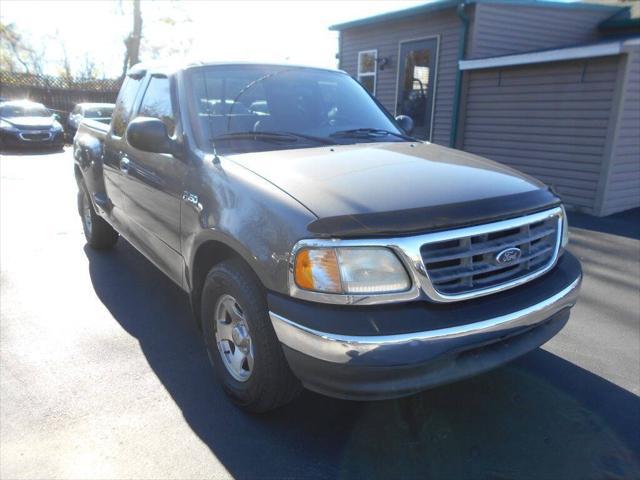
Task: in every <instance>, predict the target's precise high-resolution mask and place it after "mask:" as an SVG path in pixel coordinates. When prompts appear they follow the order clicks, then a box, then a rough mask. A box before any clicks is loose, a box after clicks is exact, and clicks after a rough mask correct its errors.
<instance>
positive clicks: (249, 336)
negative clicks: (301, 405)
mask: <svg viewBox="0 0 640 480" xmlns="http://www.w3.org/2000/svg"><path fill="white" fill-rule="evenodd" d="M201 298H202V300H201V306H202V308H201V312H202V327H203V328H202V331H203V335H204V340H205V343H206V345H207V351H208V354H209V360H210V361H211V363H212V365H213V368H214V370H215V372H216V375H217V377H218V379H219V380H220V382H221V383H222V386H223V388H224V390H225V392H226V393H227V395H229V397H231V399H232V400H233V402H234V403H236V404H237V405H239V406H240V407H241V408H243V409H244V410H246V411H249V412H253V413H261V412H267V411H269V410H273V409H275V408H278V407H280V406H282V405H285V404H287V403H289V402H290V401H291V400H293V399H294V398H295V397H296V396H297V395H298V393H300V391H301V389H302V386H301V385H300V382H299V381H298V379H297V378H296V377H295V376H294V375H293V373H292V372H291V370H290V368H289V365H288V364H287V360H286V359H285V357H284V353H283V351H282V347H281V345H280V342H279V341H278V338H277V337H276V334H275V332H274V330H273V327H272V325H271V321H270V319H269V310H268V307H267V301H266V296H265V292H264V289H263V288H262V285H261V284H260V282H259V280H258V279H257V278H256V276H255V274H254V273H253V272H252V271H251V269H250V268H249V267H248V266H247V265H246V264H245V263H244V262H242V261H241V260H238V259H233V260H228V261H224V262H222V263H220V264H218V265H216V266H214V267H213V268H212V269H211V271H210V272H209V274H208V275H207V277H206V279H205V283H204V287H203V290H202V297H201ZM227 337H230V338H227ZM234 364H235V366H234Z"/></svg>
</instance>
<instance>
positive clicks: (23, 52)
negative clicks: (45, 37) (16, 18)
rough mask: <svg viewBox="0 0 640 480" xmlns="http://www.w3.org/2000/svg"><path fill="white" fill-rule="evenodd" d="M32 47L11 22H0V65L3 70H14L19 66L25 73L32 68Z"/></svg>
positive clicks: (29, 71) (18, 68)
mask: <svg viewBox="0 0 640 480" xmlns="http://www.w3.org/2000/svg"><path fill="white" fill-rule="evenodd" d="M31 53H32V48H31V47H30V46H29V45H27V43H26V42H25V40H24V39H23V38H22V35H20V34H19V33H18V31H17V30H16V27H15V25H14V24H13V23H8V24H4V23H0V66H1V67H2V69H4V70H9V71H11V72H15V71H18V70H20V66H22V69H23V70H24V71H25V72H26V73H31V72H32V71H33V70H34V68H33V65H32V64H31V61H32V58H31Z"/></svg>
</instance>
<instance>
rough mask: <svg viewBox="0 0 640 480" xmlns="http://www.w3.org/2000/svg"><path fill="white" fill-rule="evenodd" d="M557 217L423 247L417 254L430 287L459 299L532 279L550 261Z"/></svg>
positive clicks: (556, 231) (557, 226)
mask: <svg viewBox="0 0 640 480" xmlns="http://www.w3.org/2000/svg"><path fill="white" fill-rule="evenodd" d="M560 233H561V232H560V229H559V222H558V217H557V216H552V217H549V218H547V219H545V220H543V221H538V222H535V223H529V224H525V225H522V226H519V227H517V228H509V229H503V230H495V231H488V232H485V233H482V234H479V235H472V236H465V237H459V238H455V239H448V240H445V241H440V242H433V243H426V244H424V245H423V246H422V248H421V250H420V253H421V255H422V260H423V262H424V265H425V267H426V270H427V273H428V275H429V278H430V280H431V283H432V285H433V287H434V289H435V290H436V291H437V292H438V293H439V294H441V295H463V294H467V293H473V292H474V291H477V290H482V289H485V288H491V287H495V286H500V285H503V284H507V283H509V282H512V281H514V280H518V279H521V278H522V277H527V276H531V275H533V274H535V273H537V272H538V271H540V270H542V269H544V268H547V267H548V266H549V264H550V263H551V262H553V261H554V258H555V255H556V248H557V243H558V235H560Z"/></svg>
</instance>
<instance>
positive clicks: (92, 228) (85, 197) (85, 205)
mask: <svg viewBox="0 0 640 480" xmlns="http://www.w3.org/2000/svg"><path fill="white" fill-rule="evenodd" d="M78 211H79V213H80V218H81V219H82V230H83V231H84V237H85V238H86V240H87V243H88V244H89V245H90V246H91V247H92V248H95V249H96V250H108V249H111V248H113V246H114V245H115V244H116V242H117V241H118V232H116V231H115V230H114V229H113V227H112V226H111V225H109V224H108V223H107V221H106V220H105V219H103V218H102V217H101V216H100V215H98V214H97V213H96V210H95V208H94V207H93V203H92V202H91V200H90V199H89V192H88V191H87V189H86V187H85V186H84V185H82V186H81V187H80V190H79V191H78Z"/></svg>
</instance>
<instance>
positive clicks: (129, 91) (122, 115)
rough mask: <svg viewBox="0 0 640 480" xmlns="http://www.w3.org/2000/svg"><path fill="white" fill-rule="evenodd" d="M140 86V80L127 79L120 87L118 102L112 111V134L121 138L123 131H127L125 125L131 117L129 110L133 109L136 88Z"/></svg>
mask: <svg viewBox="0 0 640 480" xmlns="http://www.w3.org/2000/svg"><path fill="white" fill-rule="evenodd" d="M139 86H140V80H139V79H135V78H131V77H127V78H126V79H125V81H124V84H123V85H122V89H121V90H120V94H119V95H118V100H117V101H116V108H115V109H114V110H113V120H112V123H113V134H114V135H117V136H119V137H121V136H122V135H124V131H125V130H126V129H127V124H128V123H129V119H130V117H131V109H132V108H133V102H134V101H135V99H136V94H137V93H138V87H139Z"/></svg>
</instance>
